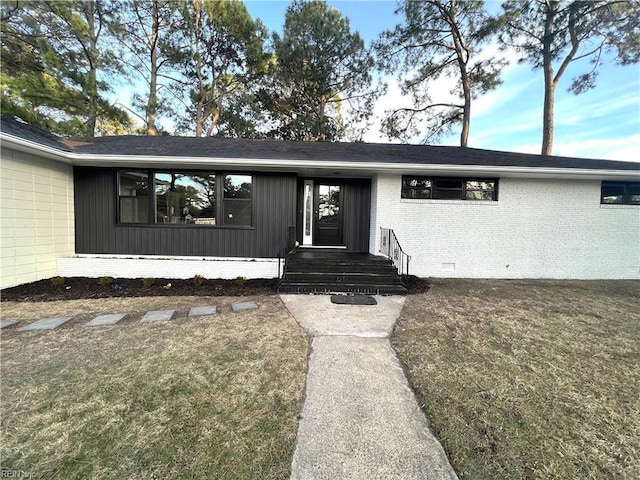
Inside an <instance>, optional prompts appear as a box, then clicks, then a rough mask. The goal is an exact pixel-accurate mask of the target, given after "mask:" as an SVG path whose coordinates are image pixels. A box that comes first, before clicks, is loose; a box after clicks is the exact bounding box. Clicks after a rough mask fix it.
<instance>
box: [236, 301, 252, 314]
mask: <svg viewBox="0 0 640 480" xmlns="http://www.w3.org/2000/svg"><path fill="white" fill-rule="evenodd" d="M256 308H258V305H257V304H256V302H253V301H251V302H238V303H233V304H231V309H232V310H233V311H234V312H243V311H245V310H254V309H256Z"/></svg>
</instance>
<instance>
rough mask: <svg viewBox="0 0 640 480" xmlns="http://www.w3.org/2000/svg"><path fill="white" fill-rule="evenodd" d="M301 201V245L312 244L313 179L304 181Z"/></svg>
mask: <svg viewBox="0 0 640 480" xmlns="http://www.w3.org/2000/svg"><path fill="white" fill-rule="evenodd" d="M302 202H303V216H302V223H303V226H302V245H313V225H314V223H315V222H314V219H315V218H314V217H315V215H314V210H313V180H305V181H304V193H303V198H302Z"/></svg>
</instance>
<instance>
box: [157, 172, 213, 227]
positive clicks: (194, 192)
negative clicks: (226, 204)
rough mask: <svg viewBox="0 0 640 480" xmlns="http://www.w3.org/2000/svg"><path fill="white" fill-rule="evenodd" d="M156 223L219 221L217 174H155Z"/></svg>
mask: <svg viewBox="0 0 640 480" xmlns="http://www.w3.org/2000/svg"><path fill="white" fill-rule="evenodd" d="M154 178H155V190H156V222H157V223H193V224H197V225H215V224H216V176H215V175H212V174H186V173H156V174H155V176H154Z"/></svg>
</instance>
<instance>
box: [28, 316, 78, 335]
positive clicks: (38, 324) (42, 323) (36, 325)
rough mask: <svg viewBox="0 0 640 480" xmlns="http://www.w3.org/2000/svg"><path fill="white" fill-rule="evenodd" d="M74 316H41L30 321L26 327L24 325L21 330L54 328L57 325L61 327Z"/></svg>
mask: <svg viewBox="0 0 640 480" xmlns="http://www.w3.org/2000/svg"><path fill="white" fill-rule="evenodd" d="M72 318H73V317H51V318H41V319H40V320H37V321H35V322H33V323H30V324H29V325H27V326H26V327H22V328H21V329H20V330H19V331H20V332H28V331H31V330H53V329H54V328H56V327H59V326H60V325H62V324H63V323H65V322H68V321H69V320H71V319H72Z"/></svg>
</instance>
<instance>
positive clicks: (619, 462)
mask: <svg viewBox="0 0 640 480" xmlns="http://www.w3.org/2000/svg"><path fill="white" fill-rule="evenodd" d="M393 342H394V346H395V348H396V350H397V352H398V354H399V356H400V357H401V359H402V361H403V362H404V363H405V365H406V366H407V369H408V371H409V375H410V377H411V379H410V380H411V382H412V384H413V386H414V388H415V389H416V391H417V392H418V394H419V396H421V397H422V399H423V401H424V408H425V410H426V412H427V415H428V417H429V419H430V422H431V426H432V428H433V429H434V430H435V431H436V433H437V435H438V436H439V438H440V439H441V441H442V443H443V446H444V448H445V450H446V451H447V453H448V455H449V458H450V460H451V462H452V465H453V466H454V468H455V469H456V471H457V473H458V475H459V476H460V478H461V479H466V478H468V479H495V478H505V479H507V478H508V479H543V478H544V479H550V478H553V479H581V480H582V479H596V478H597V479H605V478H606V479H609V478H620V479H627V478H628V479H636V478H640V283H639V282H551V281H462V280H460V281H458V280H438V281H434V285H433V288H432V289H431V290H430V291H429V292H428V293H427V294H423V295H416V296H410V297H407V300H406V304H405V307H404V310H403V313H402V315H401V319H400V321H399V323H398V325H397V328H396V332H395V336H394V339H393Z"/></svg>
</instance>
